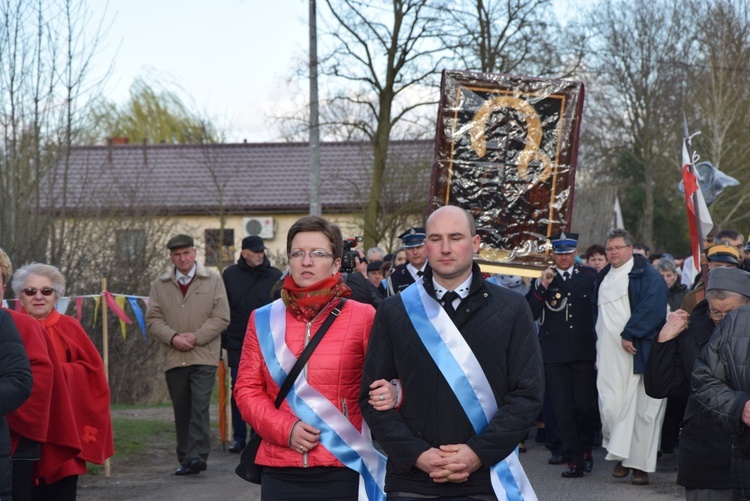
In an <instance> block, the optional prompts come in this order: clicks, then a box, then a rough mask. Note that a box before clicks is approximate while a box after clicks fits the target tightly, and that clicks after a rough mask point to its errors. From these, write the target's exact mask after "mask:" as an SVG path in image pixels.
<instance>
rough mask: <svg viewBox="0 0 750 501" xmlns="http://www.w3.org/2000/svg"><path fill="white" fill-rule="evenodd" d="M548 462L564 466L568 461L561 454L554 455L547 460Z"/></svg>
mask: <svg viewBox="0 0 750 501" xmlns="http://www.w3.org/2000/svg"><path fill="white" fill-rule="evenodd" d="M547 462H548V463H549V464H564V463H565V462H566V459H565V458H564V457H562V456H561V455H560V454H552V455H551V456H550V457H549V459H548V460H547Z"/></svg>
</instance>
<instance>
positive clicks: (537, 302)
mask: <svg viewBox="0 0 750 501" xmlns="http://www.w3.org/2000/svg"><path fill="white" fill-rule="evenodd" d="M551 243H552V261H553V262H554V264H555V266H554V267H552V268H548V269H546V270H544V271H543V272H542V276H541V278H538V279H536V280H535V281H534V283H533V285H532V288H531V290H530V291H529V293H528V294H527V295H526V298H527V300H528V302H529V305H530V306H531V311H532V312H533V314H534V319H536V320H538V321H539V323H540V330H539V341H540V344H541V346H542V357H543V359H544V372H545V378H546V380H547V389H548V391H549V397H550V400H551V403H552V408H553V410H554V413H555V417H556V419H557V422H558V425H559V428H560V438H561V439H562V443H563V455H564V457H565V459H567V462H568V469H567V470H565V471H564V472H562V476H563V477H565V478H575V477H582V476H583V473H584V471H586V472H590V471H591V468H592V467H593V459H592V456H591V445H592V441H593V435H594V422H595V417H596V414H595V413H596V405H597V394H596V372H595V362H596V331H595V329H594V325H595V324H594V305H593V304H592V302H591V297H592V295H593V292H594V280H595V278H596V270H594V269H593V268H589V267H588V266H579V265H577V264H575V257H576V253H577V252H576V245H577V244H578V235H577V234H575V233H567V234H566V233H565V232H562V233H560V234H559V235H556V236H554V237H552V240H551Z"/></svg>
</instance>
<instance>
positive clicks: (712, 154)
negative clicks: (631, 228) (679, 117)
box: [685, 0, 750, 228]
mask: <svg viewBox="0 0 750 501" xmlns="http://www.w3.org/2000/svg"><path fill="white" fill-rule="evenodd" d="M692 7H693V10H692V12H693V19H695V33H696V35H695V36H696V43H695V48H694V51H693V55H694V57H693V58H691V60H690V66H689V67H688V69H689V71H690V77H691V78H690V81H689V87H688V99H687V103H686V107H685V108H686V112H687V114H688V116H689V117H690V124H691V126H692V128H693V129H694V130H700V131H701V134H700V135H699V136H697V137H696V138H695V141H694V146H695V149H696V151H697V152H698V153H699V154H700V155H701V159H702V160H708V161H711V163H713V165H714V166H715V167H716V168H718V169H721V170H722V171H724V172H726V173H727V174H730V175H732V176H734V177H736V178H737V179H740V180H745V179H747V178H748V174H750V144H749V143H748V142H747V137H746V134H745V131H746V130H747V129H748V127H749V126H750V99H749V98H748V96H747V88H748V86H750V67H748V61H749V60H750V11H749V10H750V5H748V2H747V1H746V0H717V1H716V2H711V3H704V2H695V3H693V4H692ZM749 197H750V195H748V191H747V190H746V189H744V188H739V189H738V188H732V189H729V190H727V192H725V193H724V194H723V195H722V196H721V197H719V198H718V199H717V201H716V203H715V204H714V205H712V206H711V213H712V216H713V218H714V221H715V222H718V223H719V224H721V225H722V226H723V227H727V226H731V227H735V228H742V227H744V226H746V224H747V218H748V217H750V198H749Z"/></svg>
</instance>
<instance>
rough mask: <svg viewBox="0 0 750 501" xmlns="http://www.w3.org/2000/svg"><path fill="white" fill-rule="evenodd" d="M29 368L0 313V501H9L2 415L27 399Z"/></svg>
mask: <svg viewBox="0 0 750 501" xmlns="http://www.w3.org/2000/svg"><path fill="white" fill-rule="evenodd" d="M31 384H32V377H31V366H30V365H29V359H28V357H27V356H26V350H25V349H24V347H23V343H22V342H21V336H20V334H19V333H18V329H16V325H15V324H14V323H13V320H11V318H10V314H9V313H7V312H5V311H2V310H0V501H10V496H11V491H12V485H11V480H12V471H11V459H10V435H9V434H8V424H7V423H6V422H5V415H6V414H8V413H10V412H12V411H14V410H16V409H18V408H19V407H20V406H21V404H23V403H24V402H25V401H26V399H27V398H29V395H31Z"/></svg>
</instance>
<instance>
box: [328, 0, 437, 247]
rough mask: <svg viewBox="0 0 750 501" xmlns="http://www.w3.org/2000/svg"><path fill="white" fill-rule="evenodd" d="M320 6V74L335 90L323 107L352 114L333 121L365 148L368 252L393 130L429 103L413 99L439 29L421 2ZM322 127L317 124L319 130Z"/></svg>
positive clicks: (429, 67) (431, 69) (426, 74)
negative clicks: (324, 36) (324, 33)
mask: <svg viewBox="0 0 750 501" xmlns="http://www.w3.org/2000/svg"><path fill="white" fill-rule="evenodd" d="M326 5H327V6H328V9H329V16H328V17H324V19H328V23H327V25H328V28H329V33H328V36H329V38H328V41H327V42H323V44H322V46H323V47H322V50H323V53H324V55H323V56H322V57H321V74H322V75H324V76H327V77H328V78H329V82H330V85H331V87H330V88H333V89H335V91H334V92H333V93H332V94H331V95H330V96H329V99H330V103H331V104H333V105H336V104H338V103H344V107H343V109H344V110H347V109H348V108H349V107H350V106H351V107H353V108H355V109H357V110H359V111H356V112H355V113H354V115H350V114H348V113H346V114H344V115H343V116H339V117H337V120H336V122H337V125H338V126H339V127H340V128H341V129H342V130H349V131H352V132H354V131H356V132H357V133H359V134H362V135H363V136H364V137H365V138H367V140H368V141H370V143H371V145H372V149H373V166H372V172H371V175H372V177H371V183H370V190H369V193H368V198H367V206H366V208H365V211H364V233H365V234H364V237H365V240H364V245H365V247H371V246H373V245H375V243H376V242H378V241H379V240H380V238H381V237H382V232H381V231H380V230H379V225H378V218H379V217H380V216H381V204H382V192H383V179H384V177H385V176H386V175H387V170H386V165H387V164H386V161H387V157H388V142H389V140H390V139H391V136H392V133H393V131H394V128H395V127H396V126H397V124H399V123H404V124H406V123H408V122H409V120H418V115H417V114H416V113H415V112H416V110H418V109H419V108H420V107H423V106H425V105H426V104H430V103H431V102H434V101H435V99H434V97H435V96H434V95H433V96H432V98H431V99H425V98H424V97H423V96H420V89H422V88H423V87H424V86H433V85H434V76H435V72H436V69H437V68H438V67H439V61H440V56H441V51H442V47H441V44H440V43H439V35H440V33H439V31H438V24H439V23H438V22H437V18H436V15H435V11H434V10H432V9H430V7H429V2H428V1H427V0H394V1H393V2H391V3H389V4H387V5H388V8H386V7H385V5H386V4H367V3H362V2H359V1H356V0H326ZM335 109H342V108H340V107H339V108H335ZM361 110H364V111H361ZM352 118H354V119H352ZM327 123H331V122H327V120H326V118H323V119H322V120H321V125H322V126H323V127H325V125H326V124H327Z"/></svg>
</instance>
